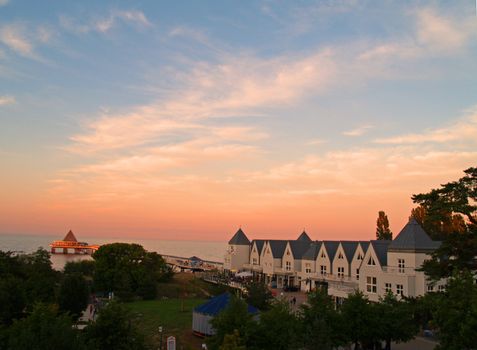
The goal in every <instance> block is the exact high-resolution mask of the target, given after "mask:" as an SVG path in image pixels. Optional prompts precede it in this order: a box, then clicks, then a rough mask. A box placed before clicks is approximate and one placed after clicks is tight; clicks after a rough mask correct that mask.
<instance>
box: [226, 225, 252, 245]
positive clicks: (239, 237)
mask: <svg viewBox="0 0 477 350" xmlns="http://www.w3.org/2000/svg"><path fill="white" fill-rule="evenodd" d="M229 244H234V245H250V241H249V240H248V238H247V236H245V233H243V231H242V229H241V228H239V229H238V231H237V232H236V233H235V234H234V236H233V237H232V238H231V239H230V241H229Z"/></svg>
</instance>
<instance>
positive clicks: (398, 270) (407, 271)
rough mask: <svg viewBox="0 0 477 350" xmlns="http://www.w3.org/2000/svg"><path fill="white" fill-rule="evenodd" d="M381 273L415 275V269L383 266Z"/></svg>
mask: <svg viewBox="0 0 477 350" xmlns="http://www.w3.org/2000/svg"><path fill="white" fill-rule="evenodd" d="M383 272H385V273H392V274H396V275H406V276H415V275H416V269H415V268H413V267H399V266H383Z"/></svg>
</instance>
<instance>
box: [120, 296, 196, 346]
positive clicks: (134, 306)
mask: <svg viewBox="0 0 477 350" xmlns="http://www.w3.org/2000/svg"><path fill="white" fill-rule="evenodd" d="M204 302H205V300H204V299H183V300H181V299H163V300H148V301H135V302H131V303H127V304H126V306H127V307H129V308H130V310H131V311H132V312H133V314H134V315H135V318H136V320H137V323H138V325H139V327H140V328H141V330H142V331H143V333H144V334H145V335H146V338H147V342H148V344H149V346H151V348H156V349H157V347H158V345H159V332H158V328H159V326H162V327H163V339H164V341H165V338H166V337H168V336H170V335H174V336H175V337H176V339H177V343H178V344H177V345H178V347H177V348H178V349H180V346H179V345H182V346H183V348H184V350H185V349H196V348H197V346H199V348H200V343H201V342H202V340H201V339H199V338H196V337H195V336H193V335H192V310H193V309H194V307H196V306H198V305H200V304H203V303H204ZM164 348H165V347H164Z"/></svg>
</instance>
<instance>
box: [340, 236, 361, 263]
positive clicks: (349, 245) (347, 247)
mask: <svg viewBox="0 0 477 350" xmlns="http://www.w3.org/2000/svg"><path fill="white" fill-rule="evenodd" d="M358 244H359V242H358V241H341V246H342V247H343V250H344V252H345V255H346V259H348V262H349V263H351V260H353V256H354V253H356V248H358Z"/></svg>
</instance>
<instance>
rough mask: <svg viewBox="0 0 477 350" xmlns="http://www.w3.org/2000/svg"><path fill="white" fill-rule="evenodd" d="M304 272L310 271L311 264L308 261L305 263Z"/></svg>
mask: <svg viewBox="0 0 477 350" xmlns="http://www.w3.org/2000/svg"><path fill="white" fill-rule="evenodd" d="M305 273H311V265H310V263H306V264H305Z"/></svg>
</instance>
